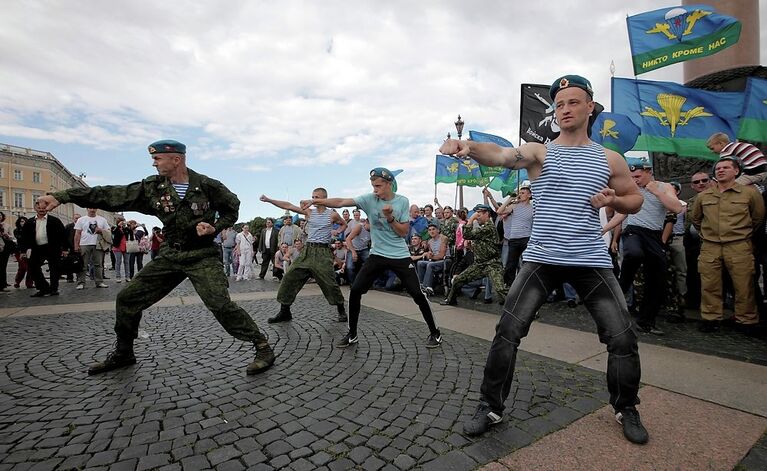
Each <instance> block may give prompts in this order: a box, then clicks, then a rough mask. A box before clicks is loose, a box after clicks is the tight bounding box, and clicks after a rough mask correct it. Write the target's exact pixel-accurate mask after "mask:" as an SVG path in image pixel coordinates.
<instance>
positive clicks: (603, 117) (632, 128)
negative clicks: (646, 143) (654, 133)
mask: <svg viewBox="0 0 767 471" xmlns="http://www.w3.org/2000/svg"><path fill="white" fill-rule="evenodd" d="M640 133H641V130H640V129H639V126H637V125H636V124H634V123H632V122H631V120H630V119H629V117H628V116H626V115H622V114H618V113H608V112H606V111H603V112H602V113H599V116H597V119H596V120H595V121H594V124H592V125H591V140H592V141H594V142H596V143H598V144H602V145H603V146H605V147H606V148H608V149H612V150H614V151H615V152H617V153H619V154H621V155H623V154H625V153H626V152H628V151H630V150H631V149H632V148H633V147H634V144H636V141H637V137H639V134H640Z"/></svg>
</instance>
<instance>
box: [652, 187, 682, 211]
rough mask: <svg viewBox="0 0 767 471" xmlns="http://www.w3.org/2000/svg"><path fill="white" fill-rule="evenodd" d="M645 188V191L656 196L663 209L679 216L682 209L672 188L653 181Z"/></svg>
mask: <svg viewBox="0 0 767 471" xmlns="http://www.w3.org/2000/svg"><path fill="white" fill-rule="evenodd" d="M645 188H646V189H647V191H649V192H650V193H652V194H654V195H655V196H657V197H658V200H660V202H661V204H662V205H663V207H664V208H666V209H667V210H668V211H671V212H673V213H674V214H679V213H681V212H682V209H684V208H682V202H681V201H679V198H677V196H676V191H674V187H672V186H671V185H669V184H668V183H663V182H658V181H655V180H653V181H651V182H650V183H648V184H647V186H646V187H645Z"/></svg>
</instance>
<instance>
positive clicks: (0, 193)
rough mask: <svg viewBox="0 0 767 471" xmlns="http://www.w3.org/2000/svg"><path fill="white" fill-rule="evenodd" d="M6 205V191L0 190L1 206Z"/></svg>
mask: <svg viewBox="0 0 767 471" xmlns="http://www.w3.org/2000/svg"><path fill="white" fill-rule="evenodd" d="M3 206H5V192H4V191H2V190H0V208H2V207H3Z"/></svg>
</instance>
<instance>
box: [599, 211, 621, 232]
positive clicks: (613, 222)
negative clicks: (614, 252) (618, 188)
mask: <svg viewBox="0 0 767 471" xmlns="http://www.w3.org/2000/svg"><path fill="white" fill-rule="evenodd" d="M625 219H626V215H625V214H622V213H615V216H613V217H612V218H611V219H610V221H609V222H608V223H607V224H605V227H603V228H602V234H607V233H608V232H610V231H611V230H613V229H615V228H616V227H620V225H621V223H622V222H623V221H624V220H625Z"/></svg>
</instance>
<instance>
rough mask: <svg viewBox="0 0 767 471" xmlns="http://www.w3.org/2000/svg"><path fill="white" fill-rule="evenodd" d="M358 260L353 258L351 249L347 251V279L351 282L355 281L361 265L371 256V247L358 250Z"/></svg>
mask: <svg viewBox="0 0 767 471" xmlns="http://www.w3.org/2000/svg"><path fill="white" fill-rule="evenodd" d="M356 252H357V261H356V262H355V261H353V260H352V253H351V251H349V252H347V253H346V279H347V280H348V281H349V284H351V283H354V279H355V278H357V272H358V271H359V267H361V266H362V264H363V263H365V261H366V260H367V259H368V257H370V249H362V250H357V251H356Z"/></svg>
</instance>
